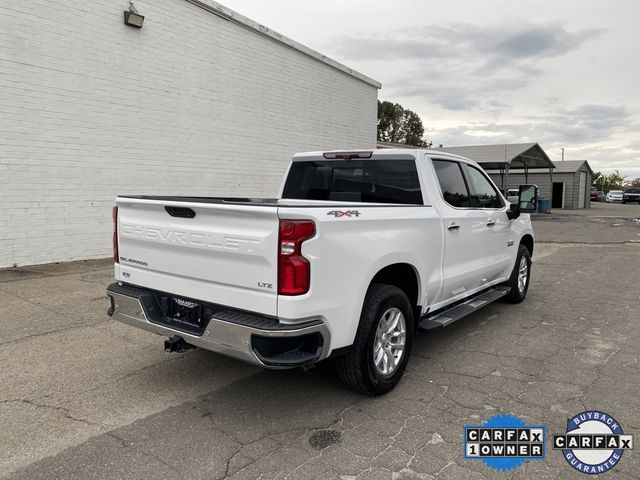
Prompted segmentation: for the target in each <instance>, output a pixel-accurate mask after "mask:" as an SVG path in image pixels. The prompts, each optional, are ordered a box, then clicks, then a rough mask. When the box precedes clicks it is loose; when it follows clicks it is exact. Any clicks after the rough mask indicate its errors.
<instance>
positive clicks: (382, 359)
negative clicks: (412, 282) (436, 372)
mask: <svg viewBox="0 0 640 480" xmlns="http://www.w3.org/2000/svg"><path fill="white" fill-rule="evenodd" d="M413 332H414V319H413V310H412V308H411V304H410V302H409V299H408V298H407V295H406V294H405V293H404V292H403V291H402V290H400V289H399V288H398V287H395V286H393V285H385V284H377V283H374V284H372V285H371V286H370V287H369V291H368V292H367V296H366V297H365V300H364V305H363V307H362V314H361V316H360V324H359V325H358V331H357V332H356V337H355V340H354V342H353V346H352V347H351V350H349V352H348V353H346V354H345V355H343V356H341V357H338V358H337V359H336V366H337V369H338V375H339V376H340V379H341V380H342V382H343V383H344V384H345V385H347V386H348V387H349V388H351V389H353V390H356V391H358V392H362V393H366V394H367V395H382V394H384V393H387V392H389V391H390V390H391V389H392V388H393V387H395V386H396V385H397V384H398V382H399V381H400V379H401V378H402V375H403V374H404V371H405V368H406V367H407V362H408V361H409V355H410V353H411V345H412V343H413Z"/></svg>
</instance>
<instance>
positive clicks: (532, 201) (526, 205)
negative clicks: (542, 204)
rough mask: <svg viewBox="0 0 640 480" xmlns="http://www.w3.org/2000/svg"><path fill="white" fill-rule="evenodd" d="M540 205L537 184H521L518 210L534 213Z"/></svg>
mask: <svg viewBox="0 0 640 480" xmlns="http://www.w3.org/2000/svg"><path fill="white" fill-rule="evenodd" d="M537 207H538V187H537V186H536V185H520V190H519V192H518V210H520V212H522V213H533V212H535V211H536V209H537Z"/></svg>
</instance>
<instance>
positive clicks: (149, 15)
mask: <svg viewBox="0 0 640 480" xmlns="http://www.w3.org/2000/svg"><path fill="white" fill-rule="evenodd" d="M204 1H206V2H207V3H209V4H211V5H214V6H216V4H214V3H213V2H210V1H209V0H204ZM127 4H128V2H126V1H124V0H123V1H121V2H113V0H92V1H90V2H87V1H80V0H61V1H56V2H51V1H49V0H30V1H28V2H3V3H2V4H1V5H0V17H1V18H2V25H3V26H2V31H1V32H0V86H1V88H0V184H1V185H2V188H1V189H0V205H1V207H0V267H3V266H11V265H14V264H17V265H24V264H37V263H44V262H51V261H60V260H72V259H85V258H97V257H105V256H108V255H109V254H110V251H111V228H112V224H111V206H112V204H113V199H114V197H115V196H116V195H117V194H174V195H181V194H189V195H211V196H217V195H249V196H273V195H275V194H276V193H277V189H278V186H279V184H280V181H281V178H282V175H283V173H284V171H285V168H286V165H287V162H288V159H289V158H290V156H291V155H292V154H293V153H294V152H296V151H305V150H315V149H329V148H353V147H367V148H369V147H374V146H375V141H376V112H377V105H376V100H377V86H376V85H375V82H373V83H371V82H366V81H363V80H362V79H361V78H360V79H359V78H356V77H355V76H353V75H350V74H348V73H345V72H344V71H341V70H339V69H337V68H334V67H332V66H330V65H328V64H326V63H323V62H322V61H319V60H318V59H317V58H312V57H311V56H309V55H307V54H305V53H304V51H301V50H297V49H295V48H289V47H287V46H284V45H282V44H281V43H279V42H278V41H274V38H278V35H277V34H275V33H274V32H271V31H269V30H268V29H266V28H265V27H261V28H262V29H263V30H264V31H266V32H268V33H269V34H270V35H271V37H269V36H265V35H261V34H258V33H256V32H255V31H252V30H251V29H248V28H243V27H242V26H239V25H238V24H236V23H234V22H233V21H229V20H228V19H225V18H221V17H220V16H216V15H214V14H213V13H211V12H210V11H207V10H205V9H203V8H200V7H199V6H196V5H194V4H193V3H190V2H187V1H186V0H154V1H153V2H140V3H136V5H137V7H138V9H139V10H140V13H141V14H143V15H145V17H146V19H145V22H144V26H143V28H142V29H140V30H138V29H135V28H132V27H127V26H125V25H124V24H123V20H122V17H123V10H124V8H125V7H126V6H127ZM231 14H232V15H233V12H231Z"/></svg>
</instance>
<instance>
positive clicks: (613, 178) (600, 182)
mask: <svg viewBox="0 0 640 480" xmlns="http://www.w3.org/2000/svg"><path fill="white" fill-rule="evenodd" d="M626 178H627V177H626V175H622V174H620V172H619V171H618V170H614V172H613V173H610V174H609V175H605V174H603V173H601V172H595V173H594V174H593V177H592V179H591V185H593V186H594V187H596V188H597V189H598V190H602V191H605V192H608V191H609V190H622V189H623V188H624V185H625V183H626V182H625V179H626ZM637 180H640V179H637ZM634 181H635V180H634Z"/></svg>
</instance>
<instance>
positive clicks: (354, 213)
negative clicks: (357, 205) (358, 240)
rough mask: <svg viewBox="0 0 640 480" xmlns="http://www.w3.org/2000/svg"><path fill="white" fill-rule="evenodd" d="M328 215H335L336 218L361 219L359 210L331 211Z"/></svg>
mask: <svg viewBox="0 0 640 480" xmlns="http://www.w3.org/2000/svg"><path fill="white" fill-rule="evenodd" d="M327 215H333V216H334V217H336V218H340V217H359V216H360V212H359V211H358V210H331V211H330V212H327Z"/></svg>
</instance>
